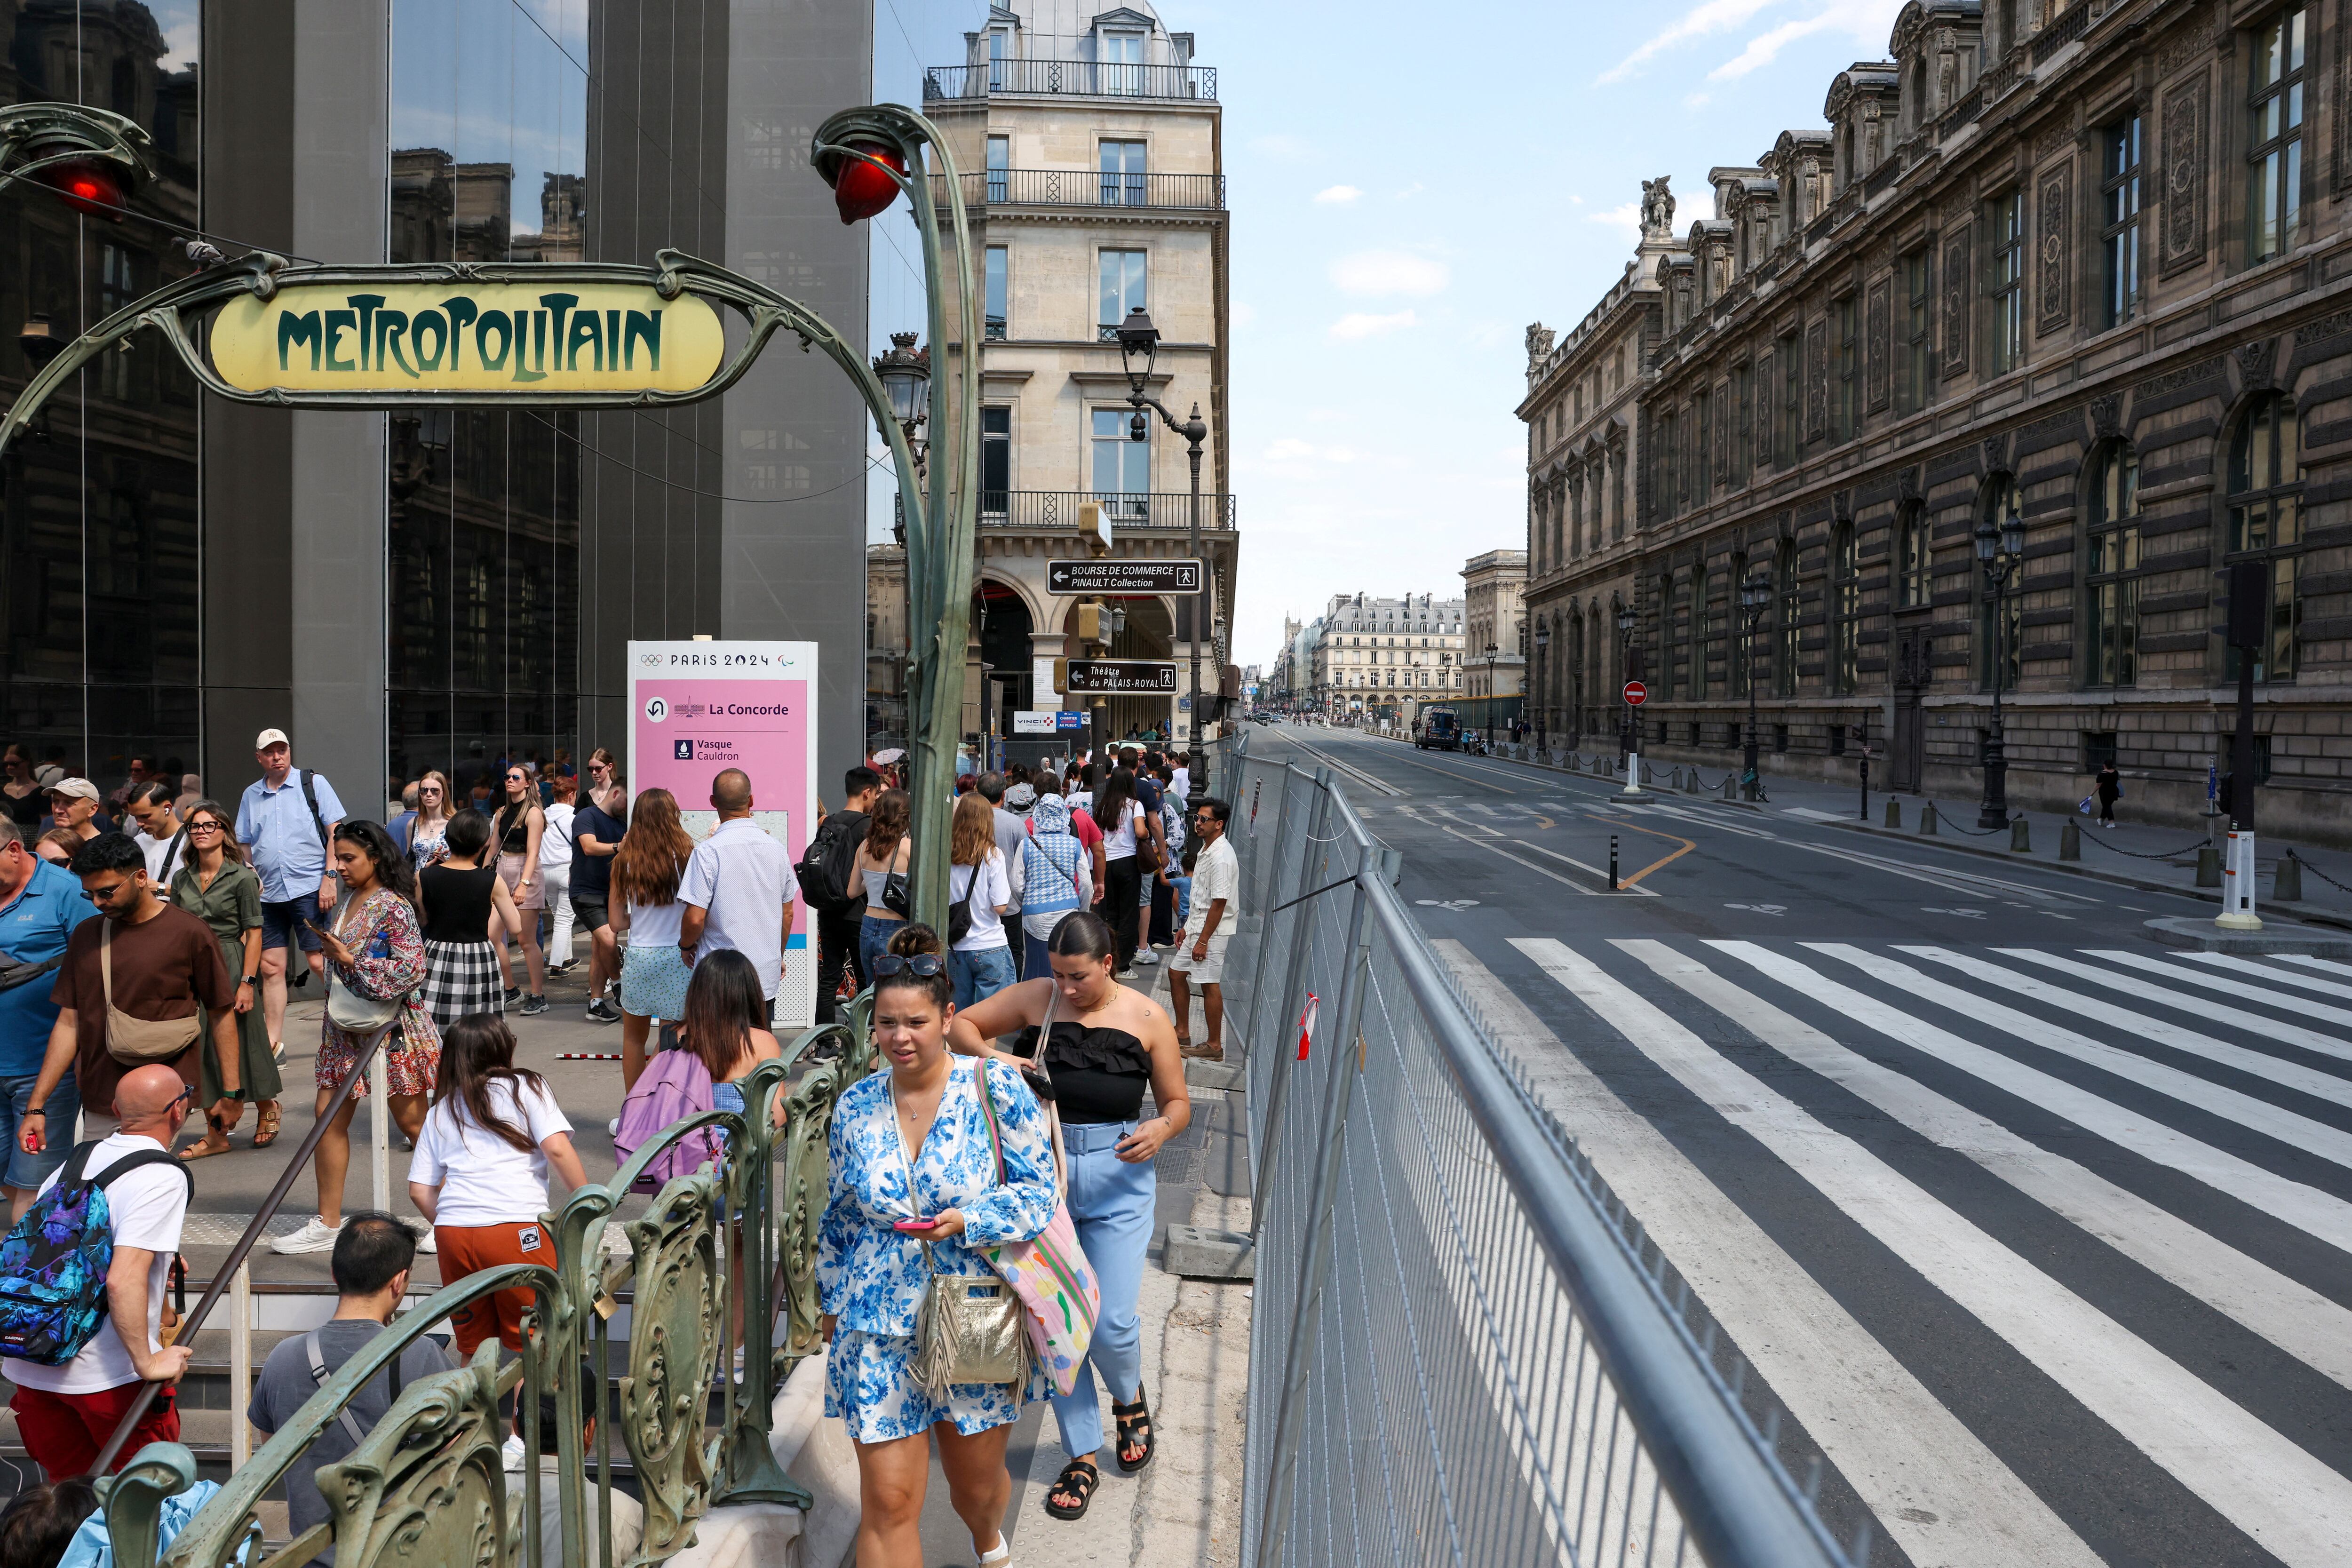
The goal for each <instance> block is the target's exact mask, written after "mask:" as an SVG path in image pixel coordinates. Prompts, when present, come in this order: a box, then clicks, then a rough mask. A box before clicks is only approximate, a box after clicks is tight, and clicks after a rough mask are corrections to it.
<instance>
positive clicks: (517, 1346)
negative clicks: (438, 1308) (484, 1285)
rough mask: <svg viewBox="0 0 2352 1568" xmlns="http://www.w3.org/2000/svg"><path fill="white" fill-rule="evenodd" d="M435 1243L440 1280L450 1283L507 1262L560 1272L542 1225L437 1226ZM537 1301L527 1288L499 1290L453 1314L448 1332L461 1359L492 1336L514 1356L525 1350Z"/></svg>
mask: <svg viewBox="0 0 2352 1568" xmlns="http://www.w3.org/2000/svg"><path fill="white" fill-rule="evenodd" d="M433 1239H434V1241H435V1242H436V1244H438V1246H439V1247H440V1248H441V1252H440V1259H441V1278H442V1279H445V1280H446V1281H448V1282H449V1283H451V1284H455V1283H456V1282H457V1281H458V1280H460V1279H464V1278H465V1277H466V1276H467V1275H468V1274H471V1273H473V1272H474V1271H476V1270H477V1269H481V1268H497V1267H498V1266H499V1265H500V1264H502V1263H541V1264H544V1265H546V1266H547V1267H548V1268H554V1267H555V1238H554V1237H552V1236H551V1235H549V1234H548V1230H547V1227H546V1226H543V1225H541V1224H540V1223H539V1222H538V1221H537V1220H532V1221H530V1223H529V1224H527V1225H519V1224H509V1225H436V1226H434V1227H433ZM537 1299H538V1297H537V1295H536V1293H535V1292H533V1291H530V1290H527V1289H525V1290H500V1291H499V1292H498V1293H496V1294H495V1295H490V1296H485V1297H483V1298H481V1299H480V1300H477V1301H472V1302H469V1303H468V1304H467V1305H466V1306H463V1307H460V1308H458V1309H457V1310H456V1311H455V1312H452V1313H450V1314H449V1330H450V1333H451V1336H452V1337H453V1338H454V1339H455V1340H456V1341H457V1355H458V1357H459V1359H460V1360H463V1359H465V1358H467V1357H469V1356H471V1355H472V1354H473V1353H474V1352H475V1351H476V1350H478V1349H479V1348H480V1346H481V1343H482V1342H483V1341H484V1340H487V1339H490V1338H493V1337H495V1338H496V1339H497V1340H498V1342H499V1343H500V1344H502V1345H504V1346H506V1347H507V1349H509V1350H510V1351H520V1350H521V1349H522V1316H523V1314H524V1313H525V1312H527V1311H529V1310H530V1307H531V1304H532V1303H533V1302H534V1301H535V1300H537Z"/></svg>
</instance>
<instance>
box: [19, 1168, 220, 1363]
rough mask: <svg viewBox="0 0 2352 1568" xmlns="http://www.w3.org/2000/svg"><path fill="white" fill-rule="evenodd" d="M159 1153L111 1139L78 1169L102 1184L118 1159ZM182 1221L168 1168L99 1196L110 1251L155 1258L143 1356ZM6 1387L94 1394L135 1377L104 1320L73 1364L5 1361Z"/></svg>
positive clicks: (179, 1178) (159, 1323)
mask: <svg viewBox="0 0 2352 1568" xmlns="http://www.w3.org/2000/svg"><path fill="white" fill-rule="evenodd" d="M162 1148H163V1145H162V1144H161V1143H158V1142H155V1140H153V1139H152V1138H142V1137H140V1136H139V1135H138V1134H136V1133H131V1132H117V1133H116V1134H115V1135H114V1136H113V1137H111V1138H107V1139H104V1140H101V1141H100V1143H99V1145H98V1147H97V1148H95V1149H93V1150H91V1151H90V1155H89V1164H88V1165H86V1166H84V1167H83V1169H84V1171H85V1173H88V1174H89V1175H92V1176H102V1175H104V1174H106V1173H107V1172H109V1171H110V1170H112V1169H113V1168H114V1164H115V1162H116V1161H118V1160H121V1158H122V1157H123V1156H124V1155H126V1154H132V1153H136V1152H138V1151H140V1150H142V1149H158V1150H160V1149H162ZM183 1169H184V1167H183ZM64 1174H65V1167H64V1166H63V1165H60V1166H58V1169H57V1170H56V1172H55V1173H52V1174H51V1175H50V1177H49V1179H48V1180H47V1181H46V1182H43V1183H42V1184H41V1191H43V1192H45V1193H46V1192H47V1191H48V1190H49V1189H50V1188H51V1187H54V1186H56V1185H57V1184H58V1177H59V1176H62V1175H64ZM187 1214H188V1179H187V1177H186V1176H185V1175H184V1174H182V1173H181V1171H175V1170H173V1169H172V1168H171V1167H170V1166H169V1165H146V1166H142V1167H141V1168H140V1169H138V1170H136V1171H126V1172H124V1173H122V1174H121V1176H120V1177H119V1178H117V1179H116V1180H115V1181H114V1183H113V1184H111V1185H110V1186H109V1187H108V1188H107V1189H106V1216H107V1227H108V1228H109V1229H110V1230H111V1231H112V1232H113V1233H114V1245H115V1246H117V1247H144V1248H146V1249H147V1250H148V1251H150V1252H152V1253H153V1254H154V1255H155V1261H154V1263H153V1264H152V1266H150V1267H149V1268H148V1270H147V1350H148V1353H149V1354H151V1355H152V1354H153V1353H154V1352H158V1351H160V1350H162V1349H163V1339H162V1338H161V1335H160V1331H161V1330H162V1328H163V1291H164V1288H165V1286H166V1285H167V1284H168V1283H169V1282H170V1280H171V1278H172V1258H173V1256H174V1255H176V1254H177V1253H178V1252H179V1250H180V1222H181V1221H182V1220H184V1219H185V1218H186V1217H187ZM8 1381H9V1382H11V1383H15V1384H23V1385H24V1386H25V1387H26V1388H38V1389H42V1390H45V1391H46V1392H47V1393H50V1394H100V1393H103V1392H105V1391H106V1390H107V1389H110V1388H120V1387H121V1386H122V1385H123V1384H126V1383H137V1382H138V1381H139V1369H138V1368H137V1367H135V1366H133V1365H131V1352H130V1351H129V1350H128V1349H127V1348H125V1347H124V1345H123V1343H122V1336H121V1334H118V1333H116V1332H115V1331H114V1315H113V1314H112V1313H111V1312H109V1313H108V1314H107V1316H106V1319H105V1321H103V1322H101V1323H100V1324H99V1326H98V1333H97V1335H96V1336H95V1337H94V1338H92V1339H91V1340H90V1342H89V1343H88V1344H86V1345H84V1346H82V1348H81V1353H80V1354H79V1355H78V1356H76V1357H74V1358H73V1360H71V1361H69V1362H68V1363H65V1365H63V1366H37V1365H36V1364H34V1363H31V1362H28V1361H11V1362H10V1363H8Z"/></svg>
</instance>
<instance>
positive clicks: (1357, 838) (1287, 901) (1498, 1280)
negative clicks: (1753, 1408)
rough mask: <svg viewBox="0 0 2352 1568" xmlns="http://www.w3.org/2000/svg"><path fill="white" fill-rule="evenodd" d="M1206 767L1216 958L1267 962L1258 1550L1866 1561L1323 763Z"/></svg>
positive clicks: (1258, 1190) (1497, 1559) (1245, 967)
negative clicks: (1433, 936)
mask: <svg viewBox="0 0 2352 1568" xmlns="http://www.w3.org/2000/svg"><path fill="white" fill-rule="evenodd" d="M1215 778H1216V780H1217V782H1218V784H1219V785H1220V786H1221V790H1220V793H1221V794H1224V795H1227V797H1228V798H1230V799H1232V800H1233V801H1234V803H1235V818H1234V820H1235V826H1236V830H1235V832H1234V843H1235V848H1236V850H1237V852H1238V854H1239V856H1240V859H1241V868H1242V888H1243V890H1244V891H1243V900H1244V903H1243V915H1244V918H1243V922H1242V925H1241V928H1240V932H1239V935H1238V937H1237V939H1236V947H1235V949H1234V962H1233V963H1232V964H1230V965H1229V973H1230V972H1238V973H1239V974H1242V975H1247V976H1250V977H1251V979H1250V984H1249V989H1248V991H1247V992H1246V993H1245V994H1243V995H1241V996H1240V997H1239V998H1237V1004H1238V1005H1236V1006H1235V1007H1234V1009H1233V1011H1232V1012H1231V1013H1230V1014H1229V1016H1230V1017H1232V1018H1233V1020H1234V1030H1233V1032H1232V1035H1231V1037H1232V1038H1234V1039H1237V1040H1239V1041H1241V1042H1243V1043H1244V1044H1245V1045H1246V1047H1247V1050H1248V1057H1247V1079H1246V1083H1247V1095H1248V1102H1249V1113H1250V1134H1251V1153H1252V1157H1253V1160H1254V1161H1255V1175H1256V1181H1255V1187H1254V1189H1253V1195H1254V1198H1255V1211H1254V1223H1255V1227H1256V1238H1257V1247H1256V1287H1255V1298H1254V1300H1253V1315H1252V1316H1253V1321H1252V1331H1251V1333H1252V1342H1251V1360H1250V1365H1251V1378H1250V1388H1249V1394H1248V1418H1249V1419H1248V1427H1247V1432H1248V1436H1247V1439H1246V1443H1247V1447H1246V1452H1245V1455H1244V1476H1243V1483H1244V1513H1243V1542H1242V1560H1243V1562H1244V1563H1245V1564H1249V1565H1250V1568H1268V1565H1271V1564H1277V1563H1279V1564H1298V1565H1300V1568H1309V1565H1315V1568H1319V1565H1321V1564H1326V1563H1449V1564H1465V1565H1469V1564H1475V1565H1481V1568H1484V1565H1488V1564H1492V1565H1496V1568H1501V1565H1505V1564H1509V1565H1513V1568H1517V1565H1520V1564H1530V1563H1559V1564H1573V1565H1575V1568H1586V1565H1598V1564H1608V1565H1612V1568H1625V1565H1629V1564H1636V1563H1638V1564H1645V1565H1647V1564H1679V1563H1685V1562H1703V1563H1708V1564H1711V1565H1717V1568H1730V1565H1735V1564H1737V1565H1740V1568H1765V1565H1768V1564H1769V1565H1771V1568H1856V1564H1860V1563H1866V1560H1867V1552H1868V1540H1867V1537H1866V1535H1865V1536H1864V1538H1862V1539H1860V1540H1858V1541H1857V1542H1855V1543H1854V1547H1853V1551H1852V1552H1848V1551H1846V1550H1844V1549H1842V1548H1841V1547H1840V1545H1839V1544H1838V1543H1837V1542H1834V1541H1832V1539H1831V1537H1830V1534H1829V1532H1828V1531H1827V1530H1826V1529H1825V1528H1824V1527H1823V1526H1822V1521H1821V1520H1820V1517H1819V1515H1818V1514H1817V1513H1816V1512H1815V1510H1814V1509H1813V1507H1812V1493H1811V1485H1812V1483H1811V1480H1810V1479H1809V1481H1808V1483H1807V1485H1806V1486H1803V1487H1801V1486H1799V1485H1798V1484H1797V1482H1796V1481H1795V1480H1794V1479H1791V1477H1790V1473H1789V1471H1788V1469H1787V1468H1785V1467H1784V1465H1783V1464H1782V1462H1781V1460H1780V1455H1779V1452H1778V1449H1777V1446H1776V1440H1775V1439H1774V1438H1771V1437H1768V1436H1766V1435H1765V1432H1764V1431H1763V1430H1762V1429H1759V1426H1758V1424H1757V1422H1756V1421H1755V1420H1754V1419H1751V1417H1750V1415H1749V1414H1748V1411H1747V1409H1746V1408H1745V1407H1744V1406H1743V1403H1742V1394H1741V1393H1740V1390H1741V1389H1742V1388H1744V1386H1745V1384H1746V1369H1745V1367H1744V1366H1743V1365H1741V1364H1740V1363H1738V1360H1737V1358H1736V1357H1734V1356H1731V1355H1730V1352H1728V1350H1727V1348H1723V1349H1718V1348H1717V1344H1716V1341H1715V1336H1714V1333H1713V1331H1712V1330H1711V1329H1709V1328H1706V1327H1705V1326H1704V1325H1705V1322H1706V1319H1705V1310H1704V1308H1702V1307H1700V1306H1699V1305H1698V1304H1697V1303H1696V1301H1695V1300H1693V1299H1692V1298H1691V1295H1690V1293H1689V1291H1688V1289H1687V1288H1686V1287H1685V1286H1684V1285H1683V1283H1682V1281H1681V1279H1680V1277H1679V1275H1677V1274H1676V1273H1675V1271H1674V1270H1673V1268H1672V1266H1671V1265H1670V1264H1669V1263H1668V1261H1667V1260H1666V1259H1665V1258H1664V1257H1663V1256H1661V1255H1660V1254H1659V1253H1658V1252H1657V1250H1656V1249H1655V1248H1654V1247H1650V1246H1649V1245H1648V1244H1647V1242H1646V1240H1645V1238H1644V1237H1643V1235H1642V1232H1641V1229H1640V1226H1639V1225H1638V1223H1637V1222H1636V1221H1635V1219H1634V1218H1633V1215H1630V1214H1629V1213H1627V1212H1626V1210H1625V1209H1624V1206H1623V1205H1622V1204H1620V1203H1618V1202H1617V1201H1616V1199H1615V1198H1614V1196H1613V1194H1611V1193H1610V1192H1609V1190H1608V1188H1607V1186H1606V1184H1604V1183H1603V1182H1602V1181H1601V1178H1600V1176H1599V1174H1598V1173H1596V1172H1594V1171H1593V1169H1592V1167H1591V1164H1590V1163H1589V1162H1587V1161H1585V1160H1584V1159H1583V1158H1582V1157H1581V1154H1580V1151H1578V1150H1577V1149H1576V1147H1575V1145H1574V1142H1573V1141H1572V1140H1571V1139H1570V1138H1569V1136H1568V1135H1567V1134H1566V1132H1565V1131H1563V1130H1562V1129H1561V1128H1560V1127H1559V1123H1558V1122H1557V1121H1554V1120H1553V1119H1552V1118H1551V1116H1550V1115H1549V1112H1548V1111H1546V1110H1544V1109H1543V1108H1542V1107H1541V1106H1539V1105H1538V1104H1537V1103H1536V1101H1535V1100H1534V1099H1533V1098H1532V1097H1531V1096H1530V1095H1529V1094H1528V1092H1527V1090H1526V1089H1525V1088H1524V1086H1523V1085H1522V1084H1521V1082H1520V1081H1519V1079H1517V1075H1516V1073H1515V1071H1514V1069H1513V1068H1512V1067H1511V1065H1510V1063H1509V1062H1508V1060H1507V1058H1505V1057H1504V1056H1503V1054H1502V1053H1501V1051H1500V1050H1499V1049H1498V1048H1497V1047H1496V1046H1495V1045H1494V1043H1493V1041H1492V1040H1491V1039H1490V1038H1489V1037H1487V1035H1486V1032H1485V1030H1484V1028H1483V1026H1481V1025H1480V1024H1479V1022H1478V1021H1477V1019H1476V1018H1475V1016H1474V1015H1473V1013H1472V1012H1471V1010H1470V1008H1469V1007H1468V1005H1467V1004H1466V1003H1465V1001H1464V1000H1463V998H1462V997H1461V995H1460V994H1459V993H1458V992H1457V991H1456V990H1455V989H1454V985H1453V983H1452V981H1451V979H1450V978H1449V977H1448V975H1447V973H1446V972H1445V971H1444V969H1443V968H1442V967H1441V966H1440V964H1439V963H1438V962H1437V960H1436V957H1435V954H1434V953H1433V952H1432V951H1431V949H1430V948H1429V946H1428V944H1427V942H1425V941H1424V939H1423V937H1422V935H1421V933H1420V931H1419V930H1418V928H1417V927H1416V926H1415V925H1414V924H1413V922H1412V918H1411V916H1410V914H1409V913H1408V912H1407V910H1406V908H1405V906H1404V904H1403V902H1402V900H1400V899H1399V898H1398V896H1397V894H1396V891H1395V889H1394V888H1393V887H1392V886H1391V883H1390V879H1389V878H1388V877H1387V876H1385V875H1382V874H1381V863H1382V855H1381V846H1380V845H1379V843H1378V842H1377V841H1376V840H1375V839H1373V838H1372V837H1371V836H1370V834H1369V833H1368V832H1367V831H1366V829H1365V828H1364V826H1363V823H1362V821H1361V820H1360V818H1359V817H1358V816H1356V814H1355V812H1354V810H1353V809H1352V808H1351V807H1350V806H1349V804H1348V801H1347V799H1346V797H1345V795H1343V794H1342V793H1341V792H1340V791H1339V789H1338V788H1337V787H1336V785H1335V784H1334V783H1333V781H1332V777H1331V774H1330V772H1329V770H1328V769H1318V770H1317V771H1316V772H1314V773H1308V772H1307V771H1305V770H1302V769H1300V768H1297V767H1296V766H1293V765H1291V764H1289V763H1286V762H1283V761H1280V760H1277V759H1273V758H1268V757H1265V756H1252V755H1250V754H1249V752H1248V737H1246V736H1244V737H1240V738H1237V739H1234V740H1228V741H1226V742H1223V743H1221V746H1220V748H1219V755H1218V759H1217V767H1216V771H1215ZM1269 802H1278V803H1279V804H1278V805H1276V806H1274V807H1272V808H1271V809H1270V808H1269V806H1268V804H1267V803H1269ZM1245 803H1247V804H1245ZM1252 805H1255V813H1254V814H1253V812H1252V809H1251V806H1252ZM1253 917H1255V918H1254V919H1253ZM1310 995H1311V996H1313V997H1314V998H1315V999H1316V1009H1317V1013H1318V1018H1317V1023H1316V1027H1315V1029H1314V1031H1313V1036H1312V1039H1311V1042H1309V1044H1308V1047H1307V1050H1306V1054H1305V1055H1304V1056H1303V1057H1302V1056H1301V1055H1300V1042H1299V1032H1300V1030H1299V1022H1300V1015H1301V1011H1302V1009H1303V1008H1304V1007H1305V1006H1306V1005H1307V997H1309V996H1310ZM1727 1359H1728V1366H1725V1365H1722V1364H1719V1363H1724V1362H1725V1361H1726V1360H1727ZM1766 1424H1767V1426H1770V1427H1771V1428H1772V1430H1773V1431H1774V1432H1775V1433H1776V1434H1777V1432H1778V1429H1779V1424H1778V1418H1777V1414H1775V1415H1771V1416H1769V1417H1768V1418H1767V1422H1766ZM1817 1477H1818V1470H1816V1471H1815V1472H1814V1478H1815V1479H1817Z"/></svg>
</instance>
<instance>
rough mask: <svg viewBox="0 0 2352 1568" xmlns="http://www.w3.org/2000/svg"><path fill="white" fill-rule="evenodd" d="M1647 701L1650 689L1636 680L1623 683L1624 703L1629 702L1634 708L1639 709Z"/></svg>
mask: <svg viewBox="0 0 2352 1568" xmlns="http://www.w3.org/2000/svg"><path fill="white" fill-rule="evenodd" d="M1625 700H1626V701H1628V702H1631V703H1632V704H1633V706H1634V707H1636V708H1639V707H1640V706H1641V705H1642V704H1643V703H1644V702H1647V701H1648V700H1650V689H1649V688H1648V687H1646V686H1644V685H1643V684H1642V683H1641V682H1640V681H1638V680H1629V681H1627V682H1626V683H1625Z"/></svg>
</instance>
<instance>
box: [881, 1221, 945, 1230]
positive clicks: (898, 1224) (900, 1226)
mask: <svg viewBox="0 0 2352 1568" xmlns="http://www.w3.org/2000/svg"><path fill="white" fill-rule="evenodd" d="M939 1223H940V1222H939V1221H937V1220H935V1219H902V1220H898V1221H895V1222H893V1223H892V1225H891V1226H890V1228H891V1229H892V1230H929V1229H930V1228H931V1227H932V1226H935V1225H937V1224H939Z"/></svg>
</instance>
